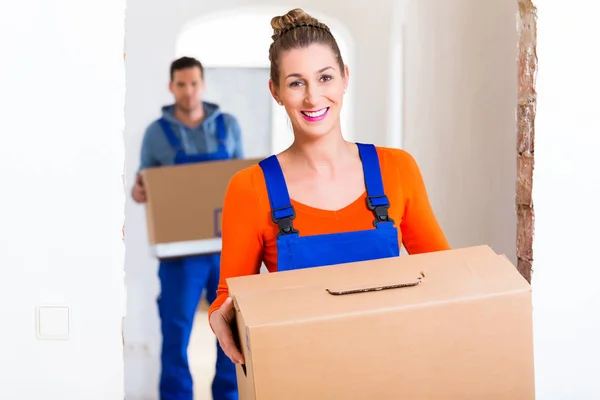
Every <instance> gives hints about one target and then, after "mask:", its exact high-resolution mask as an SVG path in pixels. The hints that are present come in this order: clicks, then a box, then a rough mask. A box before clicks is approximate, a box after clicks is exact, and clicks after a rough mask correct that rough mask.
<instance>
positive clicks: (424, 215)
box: [399, 152, 450, 254]
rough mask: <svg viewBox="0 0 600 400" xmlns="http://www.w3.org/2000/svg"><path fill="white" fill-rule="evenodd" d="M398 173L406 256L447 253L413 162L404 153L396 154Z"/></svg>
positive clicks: (421, 179) (419, 172) (421, 180)
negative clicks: (401, 186) (403, 202)
mask: <svg viewBox="0 0 600 400" xmlns="http://www.w3.org/2000/svg"><path fill="white" fill-rule="evenodd" d="M399 161H400V165H399V167H400V171H401V174H402V175H401V179H402V184H403V186H404V193H405V196H406V198H405V209H404V217H403V218H402V223H401V224H400V229H401V231H402V237H403V240H402V241H403V243H404V247H405V248H406V250H407V251H408V253H409V254H419V253H428V252H433V251H441V250H449V249H450V245H449V244H448V241H447V240H446V237H445V236H444V233H443V232H442V228H441V227H440V224H439V223H438V221H437V219H436V217H435V215H434V213H433V209H432V208H431V204H430V202H429V197H428V195H427V190H426V188H425V182H424V181H423V177H422V175H421V171H420V170H419V167H418V165H417V162H416V161H415V159H414V158H413V156H412V155H410V154H409V153H407V152H402V153H401V155H400V160H399Z"/></svg>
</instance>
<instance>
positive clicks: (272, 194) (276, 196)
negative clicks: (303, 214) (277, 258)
mask: <svg viewBox="0 0 600 400" xmlns="http://www.w3.org/2000/svg"><path fill="white" fill-rule="evenodd" d="M258 165H260V168H261V169H262V171H263V174H264V176H265V182H266V184H267V193H268V194H269V202H270V203H271V219H272V220H273V222H275V223H276V224H277V225H278V226H279V230H280V232H279V234H278V235H277V237H279V236H281V235H290V234H294V233H298V231H297V230H296V229H294V227H293V224H292V220H293V219H294V218H296V211H295V210H294V207H292V202H291V200H290V195H289V193H288V189H287V185H286V184H285V178H284V176H283V171H282V170H281V165H279V161H278V160H277V156H275V155H272V156H270V157H268V158H265V159H264V160H262V161H260V162H259V163H258Z"/></svg>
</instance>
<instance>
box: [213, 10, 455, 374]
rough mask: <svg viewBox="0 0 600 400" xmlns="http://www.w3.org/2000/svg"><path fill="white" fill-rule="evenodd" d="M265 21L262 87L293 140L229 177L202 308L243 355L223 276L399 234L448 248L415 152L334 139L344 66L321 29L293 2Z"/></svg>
mask: <svg viewBox="0 0 600 400" xmlns="http://www.w3.org/2000/svg"><path fill="white" fill-rule="evenodd" d="M271 25H272V27H273V29H274V35H273V36H272V38H273V43H272V44H271V47H270V50H269V58H270V61H271V79H270V81H269V88H270V90H271V93H272V95H273V97H274V98H275V100H276V101H277V102H278V103H279V104H280V105H282V106H284V107H285V109H286V112H287V114H288V116H289V118H290V120H291V122H292V127H293V130H294V143H293V144H292V145H291V146H290V148H288V149H287V150H285V151H283V152H282V153H280V154H278V155H276V156H271V157H269V158H267V159H265V160H263V161H261V162H260V163H259V165H255V166H253V167H250V168H248V169H246V170H243V171H240V172H239V173H238V174H237V175H235V176H234V177H233V178H232V180H231V182H230V184H229V188H228V190H227V193H226V195H225V201H224V207H223V214H222V223H223V249H222V253H221V278H220V284H219V289H218V291H217V299H216V300H215V301H214V302H213V304H212V305H211V308H210V311H209V320H210V324H211V327H212V329H213V331H214V332H215V335H216V336H217V338H218V340H219V343H220V345H221V347H222V348H223V351H224V352H225V354H227V356H228V357H230V358H231V360H232V361H233V362H234V363H242V364H243V363H244V357H243V355H242V354H241V352H240V351H239V349H238V348H237V347H236V345H235V344H234V341H233V338H232V333H231V327H230V322H231V320H232V318H233V314H234V313H233V310H232V300H231V299H230V298H228V288H227V283H226V279H227V278H230V277H234V276H241V275H249V274H258V273H259V272H260V266H261V264H262V262H264V263H265V265H266V267H267V269H268V270H269V271H270V272H275V271H286V270H292V269H298V268H309V267H317V266H324V265H331V264H342V263H346V262H353V261H365V260H372V259H377V258H383V257H394V256H398V255H399V253H400V250H399V249H400V245H399V244H400V243H404V246H405V247H406V249H407V250H408V252H409V253H411V254H415V253H423V252H431V251H438V250H446V249H449V245H448V242H447V241H446V238H445V237H444V234H443V233H442V231H441V229H440V226H439V224H438V222H437V221H436V218H435V216H434V214H433V212H432V210H431V207H430V204H429V200H428V197H427V193H426V190H425V185H424V183H423V180H422V177H421V174H420V171H419V169H418V167H417V165H416V163H415V161H414V159H413V158H412V157H411V156H410V155H409V154H408V153H406V152H405V151H403V150H399V149H389V148H382V147H377V148H376V147H375V146H373V145H364V144H356V143H349V142H347V141H345V140H344V139H343V137H342V132H341V128H340V112H341V108H342V104H343V99H344V92H345V90H346V87H347V86H348V78H349V74H348V67H347V66H345V65H344V62H343V60H342V56H341V55H340V50H339V48H338V46H337V43H336V41H335V39H334V37H333V36H332V34H331V33H330V31H329V28H328V27H327V26H326V25H324V24H323V23H320V22H319V21H317V20H316V19H314V18H312V17H311V16H309V15H307V14H306V13H305V12H304V11H302V10H300V9H295V10H292V11H290V12H289V13H287V14H286V15H284V16H281V17H275V18H273V19H272V21H271ZM384 188H385V192H384ZM365 189H366V190H365Z"/></svg>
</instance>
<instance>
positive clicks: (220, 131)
mask: <svg viewBox="0 0 600 400" xmlns="http://www.w3.org/2000/svg"><path fill="white" fill-rule="evenodd" d="M215 122H216V124H217V140H218V141H219V147H223V148H224V147H225V141H226V139H227V127H226V126H225V117H224V116H223V114H219V115H218V116H217V118H216V120H215Z"/></svg>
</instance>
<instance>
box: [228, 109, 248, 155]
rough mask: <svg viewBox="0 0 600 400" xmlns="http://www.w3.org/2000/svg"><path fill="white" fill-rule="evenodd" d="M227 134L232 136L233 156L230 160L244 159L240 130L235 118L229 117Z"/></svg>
mask: <svg viewBox="0 0 600 400" xmlns="http://www.w3.org/2000/svg"><path fill="white" fill-rule="evenodd" d="M229 133H230V134H231V135H232V136H233V143H234V146H233V154H232V155H231V158H233V159H243V158H244V144H243V142H242V128H241V127H240V124H239V123H238V120H237V118H235V117H234V116H233V115H230V116H229Z"/></svg>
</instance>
